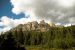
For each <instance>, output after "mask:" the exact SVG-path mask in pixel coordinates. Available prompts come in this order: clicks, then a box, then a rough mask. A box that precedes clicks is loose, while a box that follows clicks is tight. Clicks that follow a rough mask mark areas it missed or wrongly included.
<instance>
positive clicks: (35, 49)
mask: <svg viewBox="0 0 75 50" xmlns="http://www.w3.org/2000/svg"><path fill="white" fill-rule="evenodd" d="M25 48H26V49H27V50H75V48H70V49H56V48H47V47H42V46H26V47H25Z"/></svg>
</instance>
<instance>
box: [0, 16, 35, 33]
mask: <svg viewBox="0 0 75 50" xmlns="http://www.w3.org/2000/svg"><path fill="white" fill-rule="evenodd" d="M0 20H1V21H0V26H2V27H3V28H0V32H6V31H8V30H10V29H11V28H13V27H16V26H17V25H19V24H25V23H27V22H31V21H35V20H36V19H35V18H31V17H29V18H20V19H12V18H9V17H7V16H2V18H1V19H0Z"/></svg>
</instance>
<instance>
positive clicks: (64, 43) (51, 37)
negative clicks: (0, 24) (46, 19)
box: [0, 26, 75, 49]
mask: <svg viewBox="0 0 75 50" xmlns="http://www.w3.org/2000/svg"><path fill="white" fill-rule="evenodd" d="M9 32H10V31H9ZM7 33H8V32H7ZM7 33H5V34H4V35H1V36H0V43H1V44H5V43H4V41H8V40H9V41H11V40H13V38H11V39H10V38H9V37H12V36H11V35H10V34H9V35H10V36H7V35H8V34H7ZM10 33H12V34H13V37H14V38H15V40H16V41H17V42H18V44H20V45H25V46H26V45H40V46H46V47H48V48H63V49H66V48H72V47H75V26H70V27H62V28H59V27H53V28H50V30H49V31H46V32H41V31H22V28H21V27H19V28H16V29H15V30H14V31H13V30H11V32H10ZM4 38H7V39H4ZM14 44H16V43H15V41H14V40H13V41H12V43H11V45H12V46H17V45H14ZM0 46H1V45H0ZM22 49H23V48H22Z"/></svg>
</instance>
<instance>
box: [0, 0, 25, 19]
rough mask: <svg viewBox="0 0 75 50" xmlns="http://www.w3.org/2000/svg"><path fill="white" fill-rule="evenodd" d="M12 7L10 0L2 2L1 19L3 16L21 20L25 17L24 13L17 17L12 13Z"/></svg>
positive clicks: (2, 0)
mask: <svg viewBox="0 0 75 50" xmlns="http://www.w3.org/2000/svg"><path fill="white" fill-rule="evenodd" d="M12 7H13V6H12V5H11V3H10V0H0V18H1V17H2V16H8V17H9V18H13V19H19V18H22V17H25V16H24V14H23V13H21V14H19V15H16V14H13V13H12V11H11V10H12Z"/></svg>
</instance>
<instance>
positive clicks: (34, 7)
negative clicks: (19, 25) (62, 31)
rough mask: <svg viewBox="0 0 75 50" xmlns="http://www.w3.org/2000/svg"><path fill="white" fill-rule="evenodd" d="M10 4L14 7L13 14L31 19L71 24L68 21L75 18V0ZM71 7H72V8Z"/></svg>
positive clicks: (16, 0) (22, 0)
mask: <svg viewBox="0 0 75 50" xmlns="http://www.w3.org/2000/svg"><path fill="white" fill-rule="evenodd" d="M62 1H63V3H65V4H63V3H62ZM10 2H11V4H12V5H13V8H12V12H13V13H15V14H20V13H24V14H29V15H30V17H31V18H35V17H37V18H39V19H45V20H51V21H52V22H62V21H63V23H69V20H68V19H70V18H71V17H72V16H74V17H75V8H74V6H75V4H74V3H75V1H74V0H70V1H68V0H66V1H65V0H11V1H10ZM57 3H58V4H57ZM66 3H67V5H66ZM69 3H70V4H69ZM59 5H60V6H59ZM62 5H63V6H62ZM70 5H72V6H71V7H70ZM65 7H66V8H65Z"/></svg>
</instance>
